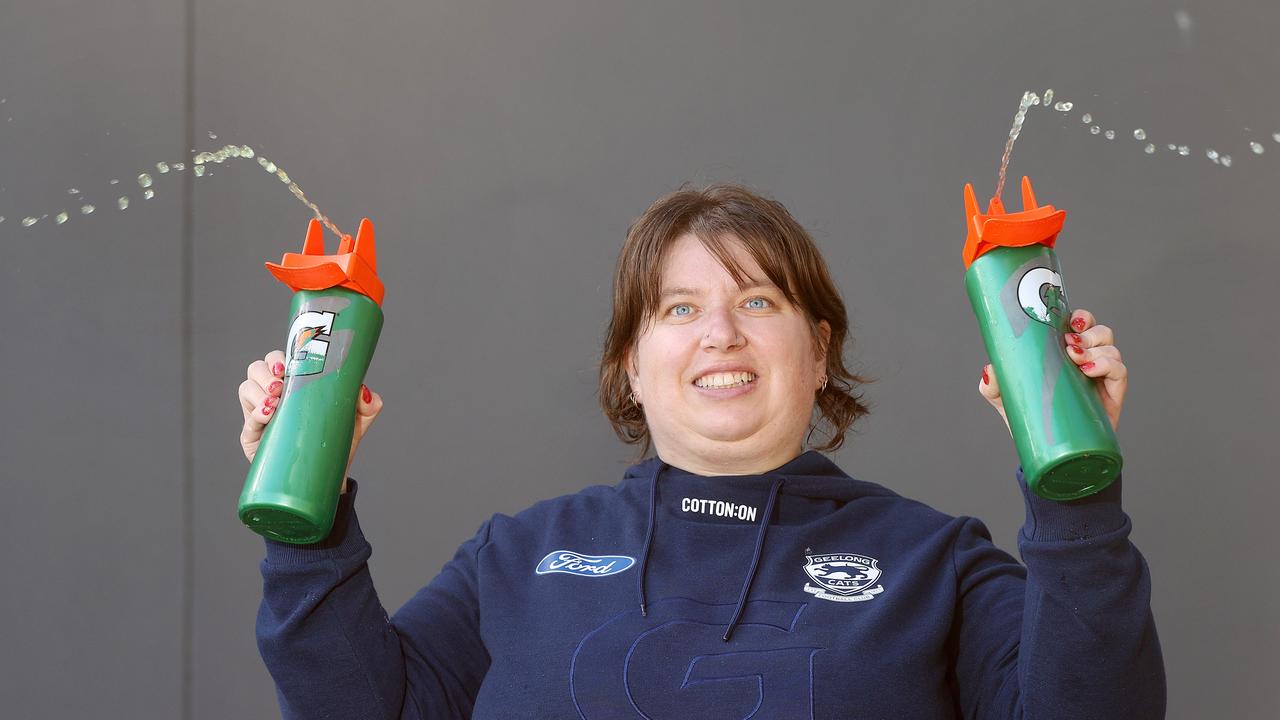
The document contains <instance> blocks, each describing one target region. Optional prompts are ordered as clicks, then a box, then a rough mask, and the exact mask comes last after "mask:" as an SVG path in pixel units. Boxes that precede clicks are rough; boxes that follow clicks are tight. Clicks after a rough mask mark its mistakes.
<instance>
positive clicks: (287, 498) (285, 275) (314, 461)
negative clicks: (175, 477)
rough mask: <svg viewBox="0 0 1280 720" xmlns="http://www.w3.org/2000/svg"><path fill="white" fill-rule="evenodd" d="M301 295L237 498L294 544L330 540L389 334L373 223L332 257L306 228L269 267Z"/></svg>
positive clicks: (276, 536) (243, 511)
mask: <svg viewBox="0 0 1280 720" xmlns="http://www.w3.org/2000/svg"><path fill="white" fill-rule="evenodd" d="M266 265H267V269H268V270H270V271H271V273H272V274H273V275H275V276H276V278H277V279H279V280H280V281H281V282H283V283H284V284H286V285H288V286H289V287H290V289H292V290H293V291H294V294H293V302H292V303H291V305H290V309H289V313H290V315H289V317H290V322H289V334H288V338H287V340H286V343H285V353H286V358H285V372H284V388H283V391H282V393H281V396H280V405H279V407H278V408H277V410H276V412H275V417H274V418H273V419H272V420H271V422H270V423H268V424H267V428H266V431H265V432H264V433H263V435H262V440H261V441H260V443H259V445H258V452H257V454H255V455H254V457H253V463H252V464H251V465H250V466H249V475H248V477H247V478H245V483H244V490H243V491H242V492H241V493H240V506H239V514H240V520H241V522H243V523H244V524H245V525H247V526H248V527H249V529H251V530H253V531H254V532H256V533H258V534H260V535H264V536H266V537H269V538H271V539H273V540H280V541H282V542H288V543H296V544H303V543H314V542H318V541H320V540H323V539H324V538H325V537H327V536H328V535H329V531H330V529H331V528H332V527H333V518H334V515H335V513H336V512H337V508H338V495H339V492H340V490H341V488H342V481H343V479H344V477H345V476H346V470H347V458H348V455H349V454H350V452H351V439H352V435H353V433H354V432H355V412H356V401H357V397H358V394H359V393H360V386H361V384H363V383H364V375H365V372H366V371H367V370H368V369H369V361H370V360H371V359H372V358H373V350H374V347H375V346H376V345H377V343H378V335H379V333H381V331H382V307H381V306H382V296H383V286H382V282H381V280H379V279H378V275H377V262H376V258H375V250H374V241H373V223H372V222H370V221H369V219H368V218H365V219H364V220H363V221H362V222H361V223H360V230H359V232H357V233H356V239H355V242H354V244H353V243H352V240H351V236H350V235H344V236H343V237H342V241H341V242H340V243H339V245H338V254H336V255H325V253H324V229H323V228H322V227H321V226H320V223H319V222H318V221H316V220H312V221H311V223H310V225H309V226H308V228H307V238H306V241H305V242H304V243H303V248H302V253H301V254H298V253H287V254H286V255H285V256H284V259H283V260H282V261H281V263H280V264H278V265H277V264H275V263H266Z"/></svg>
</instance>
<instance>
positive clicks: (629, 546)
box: [241, 185, 1164, 720]
mask: <svg viewBox="0 0 1280 720" xmlns="http://www.w3.org/2000/svg"><path fill="white" fill-rule="evenodd" d="M613 301H614V305H613V315H612V319H611V320H610V323H609V329H608V333H607V339H606V343H605V347H604V352H603V355H602V359H601V367H600V401H601V403H602V405H603V407H604V410H605V414H606V415H607V416H608V418H609V421H610V422H611V423H612V424H613V427H614V429H615V430H616V431H617V433H618V435H619V437H621V438H622V439H623V440H625V441H627V442H629V443H633V444H636V445H641V446H642V451H641V454H642V455H643V454H645V451H647V450H648V448H649V446H650V445H651V444H652V446H653V447H654V448H655V450H656V454H655V455H654V456H653V457H649V458H647V459H644V460H642V461H640V462H637V463H635V464H634V465H632V466H631V467H630V468H628V469H627V471H626V473H625V475H624V477H623V478H622V480H621V482H617V483H616V484H613V485H605V484H598V482H592V483H591V484H590V486H589V487H586V488H584V489H582V490H580V491H579V492H577V493H573V494H570V495H565V496H562V497H558V498H553V499H550V500H546V501H544V502H540V503H537V504H535V505H534V506H532V507H530V508H528V509H527V510H525V511H523V512H520V513H517V514H515V515H514V516H507V515H502V514H497V515H494V516H493V517H492V518H491V519H489V520H488V521H486V522H485V523H484V524H483V525H482V526H481V528H480V529H479V531H478V532H477V533H476V535H475V536H474V537H472V538H471V539H470V540H468V541H467V542H465V543H463V544H462V546H461V547H460V548H459V550H458V552H457V554H456V555H455V556H454V559H453V560H452V561H450V562H449V563H448V564H447V565H446V566H445V567H444V569H443V570H442V571H441V572H440V573H439V574H438V575H437V576H436V577H435V579H433V580H432V581H431V582H430V583H429V584H428V585H426V586H425V587H423V588H422V589H421V590H420V591H419V592H418V593H417V594H416V595H415V596H414V597H413V598H412V599H411V600H409V602H407V603H405V605H404V606H403V607H402V608H400V610H399V611H397V612H396V613H395V615H394V616H392V617H388V616H387V615H386V613H385V612H384V611H383V609H382V605H381V603H380V602H379V601H378V597H377V593H376V592H375V591H374V588H373V581H372V580H371V578H370V573H369V568H368V565H367V562H366V561H367V560H368V558H369V556H370V554H371V552H372V548H371V547H370V545H369V543H368V541H367V540H366V539H365V537H364V535H363V533H362V532H361V530H360V524H359V522H358V520H357V516H356V511H355V497H356V495H357V492H358V490H359V487H358V486H357V484H356V482H355V480H351V481H350V488H351V489H350V491H349V492H346V493H344V494H343V495H342V497H341V500H340V502H339V505H338V511H337V518H336V519H335V521H334V525H333V527H334V530H333V533H332V535H331V536H330V537H329V538H327V539H326V540H325V541H324V542H321V543H317V544H315V545H287V544H284V543H279V542H275V541H273V540H271V539H266V541H265V542H266V555H267V557H266V561H265V562H263V563H262V574H263V581H264V582H263V601H262V606H261V610H260V612H259V615H258V644H259V649H260V650H261V652H262V656H263V659H264V660H265V661H266V663H267V666H268V668H270V670H271V674H272V676H273V677H274V679H275V681H276V688H277V690H278V694H279V698H280V703H281V709H282V710H283V712H284V715H285V716H286V717H290V718H293V717H298V718H313V717H344V718H345V717H353V718H357V717H358V718H388V719H390V718H509V717H530V718H569V717H574V718H585V719H586V720H599V719H601V718H703V717H759V718H771V719H773V720H787V719H790V718H797V719H798V718H814V717H852V716H855V715H856V716H857V717H892V718H954V717H966V718H1006V717H1008V718H1013V717H1073V718H1076V717H1079V718H1103V717H1107V718H1110V717H1122V718H1146V717H1159V716H1160V715H1161V714H1162V713H1163V709H1164V671H1163V666H1162V661H1161V656H1160V645H1159V642H1158V641H1157V639H1156V634H1155V625H1154V622H1153V620H1152V616H1151V607H1150V591H1151V584H1150V576H1149V574H1148V571H1147V565H1146V563H1145V561H1144V560H1143V558H1142V556H1141V554H1139V553H1138V550H1137V548H1135V547H1134V546H1133V544H1132V543H1130V542H1129V537H1128V536H1129V528H1130V522H1129V519H1128V517H1127V516H1126V515H1125V514H1124V512H1123V511H1122V510H1121V508H1120V480H1116V481H1115V482H1114V483H1112V485H1110V486H1109V487H1107V488H1106V489H1105V490H1103V491H1102V492H1099V493H1097V494H1096V495H1092V496H1090V497H1089V498H1087V499H1085V500H1083V501H1078V502H1071V503H1058V502H1055V501H1052V500H1046V499H1044V498H1042V497H1039V496H1038V495H1035V494H1034V493H1031V492H1029V491H1028V490H1027V487H1026V484H1025V482H1023V481H1022V478H1021V473H1020V472H1019V473H1011V475H1014V476H1016V477H1017V478H1018V479H1019V482H1018V483H1017V487H1018V488H1019V489H1020V490H1021V492H1022V497H1023V499H1024V501H1025V502H1026V507H1027V524H1026V525H1025V526H1024V527H1023V530H1022V533H1021V534H1020V535H1019V538H1018V546H1019V549H1020V551H1021V552H1022V556H1023V558H1024V559H1025V560H1026V563H1027V565H1026V567H1024V566H1022V565H1021V564H1019V563H1018V562H1017V561H1016V560H1014V559H1013V558H1012V557H1011V556H1009V555H1008V554H1007V553H1005V552H1003V551H1001V550H1000V549H998V548H997V547H996V546H995V545H994V544H993V543H992V542H991V537H990V535H989V534H988V533H987V530H986V528H985V527H984V526H983V524H982V523H981V522H980V521H978V520H976V519H974V518H965V517H952V516H950V515H947V514H945V513H941V512H938V511H936V510H933V509H932V508H930V507H928V506H927V505H925V504H924V503H920V502H917V501H915V500H910V499H907V498H904V497H902V496H900V495H898V494H897V493H895V492H893V491H892V490H889V489H888V488H885V487H883V486H881V485H878V484H876V483H873V482H868V481H864V480H861V479H856V478H854V477H851V476H850V475H848V474H846V473H845V472H844V471H843V470H841V469H840V468H839V467H837V466H836V464H835V463H834V462H832V461H831V460H830V459H828V458H827V457H825V456H823V455H822V454H821V453H820V452H817V451H816V450H812V449H810V450H807V451H806V450H805V447H804V445H805V444H806V442H807V441H808V435H807V433H808V432H809V430H808V429H809V428H810V427H811V424H813V423H823V422H825V423H826V424H827V426H828V427H829V429H830V434H829V437H828V439H827V441H826V442H825V443H823V444H822V445H821V446H820V449H823V450H831V449H835V448H838V447H840V445H841V443H842V442H843V440H844V437H845V433H846V432H847V431H848V430H849V428H850V427H851V426H852V425H853V423H854V421H856V420H857V419H858V418H859V417H861V416H863V415H865V414H866V413H867V408H866V406H865V405H863V404H862V402H861V400H860V396H859V388H860V386H861V385H862V384H863V383H865V382H867V380H866V379H865V378H863V377H860V376H858V375H855V374H853V373H851V372H850V371H849V370H848V369H847V368H846V366H845V362H844V358H843V351H844V346H845V345H846V341H847V332H848V323H847V320H846V317H845V308H844V304H843V302H842V301H841V299H840V296H839V294H838V293H837V291H836V288H835V285H834V284H833V283H832V282H831V278H830V276H829V274H828V272H827V267H826V264H825V263H824V262H823V260H822V257H821V255H819V253H818V251H817V249H816V247H815V246H814V243H813V241H812V240H811V239H810V238H809V235H808V234H807V233H806V232H805V231H804V230H803V229H802V228H801V227H800V226H799V224H797V223H796V221H795V220H794V219H793V218H792V217H791V215H790V214H789V213H788V212H787V211H786V210H785V209H784V208H783V207H782V206H781V205H780V204H778V203H777V202H774V201H772V200H768V199H765V198H762V197H760V196H759V195H756V194H754V193H752V192H751V191H749V190H747V189H745V188H742V187H739V186H735V185H712V186H710V187H707V188H703V189H700V190H699V189H687V188H686V189H682V190H680V191H678V192H676V193H673V194H671V195H668V196H666V197H663V198H661V199H659V200H658V201H657V202H656V203H654V204H653V205H652V206H651V207H650V208H649V209H648V211H646V212H645V213H644V215H643V216H642V217H641V218H640V219H639V220H637V221H636V223H635V224H634V225H633V226H632V228H631V230H630V232H629V233H628V235H627V238H626V241H625V243H624V244H623V248H622V251H621V253H620V255H619V258H618V266H617V271H616V273H615V277H614V299H613ZM1077 312H1081V313H1082V314H1080V315H1079V316H1077V317H1076V318H1075V320H1076V322H1077V323H1078V324H1077V325H1076V326H1075V329H1076V331H1077V332H1076V333H1072V334H1071V335H1070V336H1069V337H1066V338H1064V341H1065V342H1067V343H1070V344H1071V345H1072V346H1073V347H1075V350H1074V351H1073V352H1074V353H1075V355H1074V357H1075V358H1078V359H1077V360H1076V362H1077V363H1078V364H1079V369H1078V370H1077V371H1078V372H1083V373H1088V372H1094V373H1096V376H1095V377H1096V378H1098V380H1097V381H1098V382H1099V383H1101V382H1104V381H1103V380H1102V378H1103V377H1104V376H1105V377H1108V378H1111V380H1110V381H1111V382H1113V383H1114V382H1116V381H1117V378H1121V377H1122V376H1123V374H1124V366H1123V364H1122V363H1120V361H1119V354H1118V352H1115V349H1114V347H1112V346H1111V342H1112V336H1111V335H1110V330H1109V329H1106V328H1105V327H1104V326H1101V325H1098V326H1095V327H1087V325H1090V324H1092V322H1093V318H1092V315H1089V314H1087V313H1083V311H1077ZM1086 347H1087V348H1088V349H1087V350H1086ZM282 357H283V356H282V355H281V356H280V357H275V356H270V355H269V356H268V357H267V358H265V359H264V360H262V361H258V362H255V363H254V365H252V366H250V369H249V380H247V381H246V385H243V386H242V390H241V403H242V406H243V408H244V410H245V417H246V420H245V431H244V434H243V435H242V443H244V446H245V453H246V456H248V455H250V454H251V452H250V449H251V447H254V445H253V443H256V442H257V439H258V438H259V437H260V435H261V430H262V427H263V426H264V425H265V424H266V423H267V422H269V421H270V415H271V412H270V410H271V408H272V407H273V399H274V398H275V397H276V396H277V394H278V393H279V390H280V388H279V387H278V386H279V384H280V383H279V381H278V380H276V381H273V378H278V377H280V376H281V375H282V374H283V373H284V369H285V366H284V364H283V363H280V362H279V360H280V359H281V358H282ZM1090 368H1092V370H1091V369H1090ZM1073 370H1074V369H1073ZM982 387H983V388H984V389H982V390H981V392H982V395H983V397H985V398H986V399H987V400H988V401H989V402H991V403H992V405H993V406H995V407H996V408H997V410H999V409H1000V407H1001V406H1000V404H999V402H1000V400H999V398H1000V396H999V392H998V390H997V388H996V386H995V382H994V381H992V382H991V383H990V384H985V383H984V385H983V386H982ZM1121 390H1122V388H1121ZM1116 392H1117V393H1118V394H1116V395H1115V396H1114V397H1115V400H1114V406H1115V411H1116V413H1117V414H1118V412H1119V407H1118V405H1119V394H1120V393H1121V391H1120V390H1118V391H1116ZM381 407H382V400H381V397H380V396H378V395H376V394H372V393H370V392H368V391H367V390H366V392H365V394H364V397H363V400H362V401H361V402H360V403H359V404H358V406H357V413H358V417H357V420H358V421H359V422H358V433H363V430H364V429H367V428H368V426H369V423H371V422H372V419H373V417H375V416H376V415H377V414H378V411H379V410H380V409H381ZM264 409H265V410H264ZM993 427H998V425H995V424H994V423H993ZM357 440H358V437H357ZM410 451H412V449H410ZM352 452H354V449H353V450H352ZM566 466H567V467H572V463H566ZM570 472H572V471H571V470H570ZM584 480H590V481H598V480H599V478H584ZM613 480H614V479H613V478H610V482H612V481H613ZM947 480H949V478H947V479H942V480H940V481H947ZM414 481H415V482H416V481H417V479H416V478H415V479H414ZM1008 482H1009V485H1010V488H1011V489H1012V487H1013V486H1014V482H1013V479H1012V478H1010V479H1009V481H1008ZM370 486H371V487H373V488H374V489H375V490H377V491H379V492H393V491H394V485H393V484H387V485H386V486H378V485H374V484H373V483H370ZM1011 499H1012V498H1011Z"/></svg>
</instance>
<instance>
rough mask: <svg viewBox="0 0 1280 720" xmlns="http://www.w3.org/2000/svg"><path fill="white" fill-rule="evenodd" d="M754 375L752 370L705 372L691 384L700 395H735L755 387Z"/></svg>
mask: <svg viewBox="0 0 1280 720" xmlns="http://www.w3.org/2000/svg"><path fill="white" fill-rule="evenodd" d="M756 377H757V376H756V374H755V373H753V372H721V373H707V374H706V375H703V376H702V377H700V378H698V379H697V380H694V381H693V385H694V387H696V388H698V390H699V391H700V393H699V394H702V395H710V396H712V397H736V396H738V395H742V394H744V393H747V392H750V391H751V390H753V389H755V382H756Z"/></svg>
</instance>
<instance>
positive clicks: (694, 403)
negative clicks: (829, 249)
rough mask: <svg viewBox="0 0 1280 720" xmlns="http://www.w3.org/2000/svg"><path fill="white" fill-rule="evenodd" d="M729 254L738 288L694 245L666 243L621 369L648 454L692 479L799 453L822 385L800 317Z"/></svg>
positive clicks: (747, 259) (744, 255) (752, 267)
mask: <svg viewBox="0 0 1280 720" xmlns="http://www.w3.org/2000/svg"><path fill="white" fill-rule="evenodd" d="M729 246H730V248H731V249H732V251H733V255H734V257H735V258H736V259H737V261H738V264H739V266H740V267H741V268H742V269H743V270H744V271H745V272H746V273H747V275H748V276H749V278H748V279H747V280H746V281H745V282H744V287H741V288H739V287H738V285H737V283H736V282H734V279H733V276H732V275H730V274H729V271H728V270H726V269H725V268H724V267H722V266H721V265H720V263H719V262H718V261H717V260H716V259H715V257H714V256H712V255H711V254H710V253H709V252H708V251H707V250H706V248H704V247H703V246H702V243H701V242H699V241H698V239H697V238H696V237H694V236H693V235H691V234H686V235H684V236H682V237H680V238H679V239H677V240H676V242H675V243H674V245H673V246H672V247H671V249H670V252H669V253H668V254H667V257H666V259H665V261H664V264H663V268H662V283H661V292H662V296H661V300H660V301H659V304H658V310H657V315H656V317H655V318H654V319H653V321H652V323H651V324H650V325H648V326H647V327H646V328H644V330H643V332H642V334H641V335H640V337H639V338H638V339H637V341H636V344H635V346H634V347H633V349H632V352H631V356H630V360H631V361H630V362H629V363H628V375H629V376H630V380H631V387H632V389H633V390H634V391H635V393H636V396H637V398H638V400H639V402H640V403H641V404H642V405H643V407H644V413H645V420H646V422H647V423H648V426H649V432H650V433H651V435H652V437H653V441H654V445H655V447H656V449H657V451H658V455H659V456H660V457H661V458H662V459H663V460H665V461H666V462H668V463H671V464H673V465H676V466H677V467H681V468H684V469H686V470H690V471H693V472H699V473H701V474H726V475H728V474H744V473H750V472H763V471H765V470H769V469H772V468H775V467H778V466H780V465H782V464H784V463H786V462H787V461H788V460H790V459H791V458H793V457H795V456H796V455H797V454H799V453H800V452H801V450H802V449H803V448H802V446H803V439H804V435H805V433H806V431H807V430H808V427H809V420H810V417H811V414H812V412H813V403H814V399H815V393H816V391H817V390H818V388H819V387H820V386H821V384H822V379H823V378H824V377H825V374H824V368H825V364H826V363H825V358H824V357H819V356H818V354H817V353H818V351H817V348H816V346H815V343H814V341H813V337H812V335H811V332H810V329H809V323H808V321H807V319H806V318H805V315H804V313H803V311H801V310H800V309H799V308H795V307H792V306H791V305H790V304H789V303H788V302H787V300H786V298H785V297H784V296H783V294H782V291H781V290H780V289H779V288H777V287H776V286H774V285H773V284H772V283H771V282H769V280H768V278H767V276H766V275H765V273H764V272H763V271H762V270H761V269H760V266H759V265H758V264H757V263H756V262H755V260H754V259H753V258H752V257H751V254H750V253H749V252H748V251H747V250H746V248H745V247H744V246H743V245H742V243H741V241H738V240H732V241H730V243H729ZM819 328H820V331H821V332H823V333H824V335H825V336H827V337H829V336H830V327H829V326H827V324H826V322H825V321H823V322H821V323H820V324H819Z"/></svg>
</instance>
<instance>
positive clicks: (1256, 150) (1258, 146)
mask: <svg viewBox="0 0 1280 720" xmlns="http://www.w3.org/2000/svg"><path fill="white" fill-rule="evenodd" d="M1249 149H1250V150H1252V151H1253V154H1254V155H1261V154H1262V153H1264V152H1266V151H1267V149H1266V148H1264V147H1262V143H1260V142H1257V141H1256V140H1254V141H1250V142H1249Z"/></svg>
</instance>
